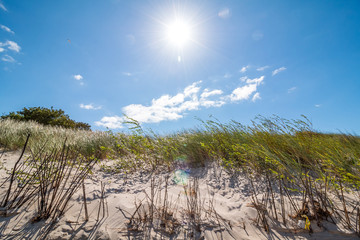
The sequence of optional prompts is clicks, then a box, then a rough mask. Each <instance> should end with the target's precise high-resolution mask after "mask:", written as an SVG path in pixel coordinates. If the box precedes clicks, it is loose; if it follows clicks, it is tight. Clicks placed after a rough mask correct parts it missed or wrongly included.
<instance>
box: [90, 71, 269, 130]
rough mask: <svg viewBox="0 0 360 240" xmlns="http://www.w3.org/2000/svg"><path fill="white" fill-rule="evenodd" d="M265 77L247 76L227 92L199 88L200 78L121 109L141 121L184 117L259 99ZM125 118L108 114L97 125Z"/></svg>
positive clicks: (114, 124) (116, 123)
mask: <svg viewBox="0 0 360 240" xmlns="http://www.w3.org/2000/svg"><path fill="white" fill-rule="evenodd" d="M264 78H265V77H264V76H261V77H259V78H254V79H250V78H247V79H246V80H245V81H244V83H245V85H244V86H241V87H238V88H236V89H234V90H233V91H232V92H231V93H230V94H228V95H224V92H223V91H222V90H220V89H213V90H210V89H208V88H205V89H204V90H202V89H201V87H200V85H201V83H202V81H198V82H194V83H192V84H191V85H189V86H187V87H186V88H185V89H184V90H183V91H182V92H179V93H178V94H176V95H174V96H171V95H168V94H166V95H163V96H161V97H159V98H157V99H153V100H152V101H151V104H150V105H148V106H145V105H142V104H130V105H128V106H125V107H123V108H122V112H123V113H124V115H126V116H127V117H130V118H132V119H135V120H137V121H139V122H140V123H157V122H161V121H169V120H178V119H181V118H183V117H184V116H185V115H186V113H187V112H189V111H194V110H201V109H202V108H210V107H221V106H223V105H224V104H227V103H232V102H237V101H241V100H247V99H250V97H252V101H256V100H257V99H260V93H258V92H257V87H258V86H259V85H260V84H261V83H262V82H263V80H264ZM254 93H255V94H254ZM253 94H254V95H253ZM252 95H253V96H252ZM124 121H126V118H125V117H120V116H105V117H103V118H102V119H101V120H100V121H97V122H95V125H97V126H103V127H108V128H122V127H123V122H124Z"/></svg>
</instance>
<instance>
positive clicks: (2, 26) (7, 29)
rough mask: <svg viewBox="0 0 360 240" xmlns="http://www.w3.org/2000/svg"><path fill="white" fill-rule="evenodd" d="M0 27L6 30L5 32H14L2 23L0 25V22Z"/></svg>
mask: <svg viewBox="0 0 360 240" xmlns="http://www.w3.org/2000/svg"><path fill="white" fill-rule="evenodd" d="M0 28H1V29H2V30H4V31H6V32H9V33H12V34H14V32H13V31H11V29H10V28H8V27H7V26H4V25H1V24H0Z"/></svg>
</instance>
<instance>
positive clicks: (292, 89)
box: [287, 87, 296, 93]
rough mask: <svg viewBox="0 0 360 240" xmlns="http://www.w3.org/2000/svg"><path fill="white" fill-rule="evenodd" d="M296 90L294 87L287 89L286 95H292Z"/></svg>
mask: <svg viewBox="0 0 360 240" xmlns="http://www.w3.org/2000/svg"><path fill="white" fill-rule="evenodd" d="M295 90H296V87H292V88H289V89H288V90H287V92H288V93H292V92H293V91H295Z"/></svg>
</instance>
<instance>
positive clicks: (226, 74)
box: [223, 73, 232, 78]
mask: <svg viewBox="0 0 360 240" xmlns="http://www.w3.org/2000/svg"><path fill="white" fill-rule="evenodd" d="M223 77H224V78H231V77H232V75H231V74H230V73H225V74H224V76H223Z"/></svg>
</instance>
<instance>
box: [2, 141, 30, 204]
mask: <svg viewBox="0 0 360 240" xmlns="http://www.w3.org/2000/svg"><path fill="white" fill-rule="evenodd" d="M29 138H30V134H28V136H27V137H26V141H25V144H24V147H23V150H22V152H21V155H20V157H19V159H18V160H17V161H16V163H15V165H14V168H13V170H12V173H11V177H10V185H9V188H8V190H7V192H6V195H5V197H4V199H3V201H2V204H1V206H2V207H5V206H6V205H7V203H8V200H9V196H10V193H11V187H12V184H13V182H14V176H15V173H16V170H17V166H18V164H19V162H20V160H21V158H22V157H23V155H24V153H25V149H26V146H27V144H28V142H29Z"/></svg>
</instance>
